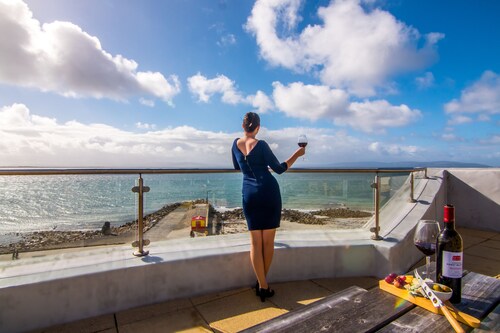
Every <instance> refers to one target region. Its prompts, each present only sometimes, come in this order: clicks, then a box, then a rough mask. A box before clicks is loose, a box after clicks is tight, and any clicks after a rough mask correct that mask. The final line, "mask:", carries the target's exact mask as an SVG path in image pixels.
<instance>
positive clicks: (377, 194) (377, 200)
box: [370, 173, 383, 240]
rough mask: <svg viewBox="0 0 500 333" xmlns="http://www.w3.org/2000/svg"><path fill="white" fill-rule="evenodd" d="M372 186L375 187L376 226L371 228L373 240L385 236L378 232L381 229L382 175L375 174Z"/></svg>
mask: <svg viewBox="0 0 500 333" xmlns="http://www.w3.org/2000/svg"><path fill="white" fill-rule="evenodd" d="M372 188H373V189H375V227H373V228H370V232H373V233H374V235H372V239H373V240H382V239H383V238H382V237H381V236H380V235H379V234H378V233H379V231H380V220H379V210H380V176H379V175H378V173H377V174H375V182H374V183H372Z"/></svg>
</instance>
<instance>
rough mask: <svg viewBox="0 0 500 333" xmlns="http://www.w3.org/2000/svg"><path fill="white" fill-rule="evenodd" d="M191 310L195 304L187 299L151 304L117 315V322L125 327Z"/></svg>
mask: <svg viewBox="0 0 500 333" xmlns="http://www.w3.org/2000/svg"><path fill="white" fill-rule="evenodd" d="M189 308H193V304H192V303H191V302H190V301H189V299H187V298H184V299H178V300H172V301H168V302H163V303H158V304H151V305H146V306H142V307H138V308H134V309H130V310H125V311H120V312H118V313H117V314H116V322H117V324H118V326H123V325H126V324H130V323H133V322H136V321H141V320H145V319H148V318H152V317H157V316H161V315H165V314H168V313H170V312H175V311H181V310H183V309H189Z"/></svg>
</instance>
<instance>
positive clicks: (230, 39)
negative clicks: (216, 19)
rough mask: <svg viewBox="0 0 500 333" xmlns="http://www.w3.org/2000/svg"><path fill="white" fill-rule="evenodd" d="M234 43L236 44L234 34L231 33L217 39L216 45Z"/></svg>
mask: <svg viewBox="0 0 500 333" xmlns="http://www.w3.org/2000/svg"><path fill="white" fill-rule="evenodd" d="M234 44H236V36H234V35H233V34H225V35H223V36H221V37H220V39H219V40H218V41H217V45H218V46H220V47H226V46H230V45H234Z"/></svg>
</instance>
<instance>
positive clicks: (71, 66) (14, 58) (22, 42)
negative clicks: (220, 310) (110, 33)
mask: <svg viewBox="0 0 500 333" xmlns="http://www.w3.org/2000/svg"><path fill="white" fill-rule="evenodd" d="M0 26H1V27H2V29H1V30H2V39H1V40H0V82H3V83H6V84H11V85H18V86H25V87H35V88H39V89H41V90H43V91H53V92H57V93H59V94H61V95H64V96H67V97H93V98H110V99H114V100H127V99H128V98H130V97H131V96H135V95H139V96H140V95H149V96H153V97H157V98H160V99H162V100H164V101H165V102H167V103H171V102H172V98H173V97H174V96H175V95H176V94H178V93H179V92H180V83H179V80H178V78H177V76H175V75H171V76H170V77H168V78H165V77H164V76H163V75H162V74H161V73H159V72H149V71H148V72H138V71H137V68H138V64H137V63H136V62H135V61H134V60H130V59H127V58H124V57H123V56H122V55H119V54H118V55H115V56H113V55H111V54H109V53H108V52H106V51H105V50H104V49H103V48H102V46H101V43H100V41H99V39H98V38H97V37H95V36H91V35H89V34H88V33H86V32H85V31H83V30H82V29H81V28H80V27H79V26H77V25H75V24H73V23H70V22H60V21H54V22H51V23H45V24H43V25H40V22H39V21H38V20H36V19H35V18H34V17H33V13H32V12H31V10H30V9H29V7H28V5H26V4H25V3H24V2H22V1H21V0H12V1H5V0H2V1H0Z"/></svg>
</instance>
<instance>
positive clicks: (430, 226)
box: [413, 220, 440, 279]
mask: <svg viewBox="0 0 500 333" xmlns="http://www.w3.org/2000/svg"><path fill="white" fill-rule="evenodd" d="M439 231H440V229H439V223H438V222H437V221H434V220H420V221H418V224H417V228H416V229H415V235H414V236H413V244H415V246H416V247H417V249H419V250H420V251H422V253H423V254H424V255H425V272H423V273H424V274H425V275H426V279H429V278H430V270H431V255H433V254H434V253H436V240H437V237H438V235H439Z"/></svg>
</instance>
